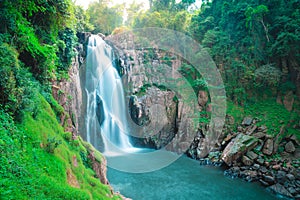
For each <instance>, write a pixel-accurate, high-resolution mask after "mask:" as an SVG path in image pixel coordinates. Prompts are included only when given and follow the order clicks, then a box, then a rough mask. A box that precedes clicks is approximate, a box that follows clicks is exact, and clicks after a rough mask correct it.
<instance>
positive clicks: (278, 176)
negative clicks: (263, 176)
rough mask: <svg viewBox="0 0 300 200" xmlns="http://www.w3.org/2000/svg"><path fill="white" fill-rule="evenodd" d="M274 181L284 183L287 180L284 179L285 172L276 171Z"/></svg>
mask: <svg viewBox="0 0 300 200" xmlns="http://www.w3.org/2000/svg"><path fill="white" fill-rule="evenodd" d="M276 180H277V181H278V182H279V183H282V184H283V183H284V182H285V181H286V180H287V177H286V172H284V171H281V170H280V171H278V172H277V174H276Z"/></svg>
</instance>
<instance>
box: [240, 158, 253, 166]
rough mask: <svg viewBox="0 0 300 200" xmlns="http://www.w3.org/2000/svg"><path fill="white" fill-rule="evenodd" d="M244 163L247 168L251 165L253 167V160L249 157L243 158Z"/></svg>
mask: <svg viewBox="0 0 300 200" xmlns="http://www.w3.org/2000/svg"><path fill="white" fill-rule="evenodd" d="M242 162H243V163H244V165H246V166H251V165H253V160H251V159H250V158H248V157H247V156H243V158H242Z"/></svg>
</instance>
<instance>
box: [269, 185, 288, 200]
mask: <svg viewBox="0 0 300 200" xmlns="http://www.w3.org/2000/svg"><path fill="white" fill-rule="evenodd" d="M269 189H270V190H272V191H273V192H275V193H277V194H281V195H284V196H287V197H291V198H292V197H293V195H291V193H289V191H287V189H285V187H283V186H282V185H281V184H279V183H277V184H275V185H272V186H270V187H269Z"/></svg>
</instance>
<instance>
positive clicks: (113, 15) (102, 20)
mask: <svg viewBox="0 0 300 200" xmlns="http://www.w3.org/2000/svg"><path fill="white" fill-rule="evenodd" d="M87 13H88V15H89V16H90V24H92V25H93V26H94V29H93V31H92V32H94V33H103V34H106V35H109V34H111V33H112V31H113V30H114V29H115V28H117V27H119V26H121V24H122V22H123V18H122V15H123V7H122V5H117V6H115V7H109V6H108V4H106V2H102V1H98V2H93V3H91V4H90V5H89V8H88V10H87Z"/></svg>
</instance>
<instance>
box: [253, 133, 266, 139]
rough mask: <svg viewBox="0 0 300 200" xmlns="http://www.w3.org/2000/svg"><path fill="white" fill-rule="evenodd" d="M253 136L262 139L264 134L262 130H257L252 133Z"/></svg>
mask: <svg viewBox="0 0 300 200" xmlns="http://www.w3.org/2000/svg"><path fill="white" fill-rule="evenodd" d="M253 136H254V137H256V138H258V139H263V138H264V137H265V136H266V134H265V133H263V132H257V133H254V134H253Z"/></svg>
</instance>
